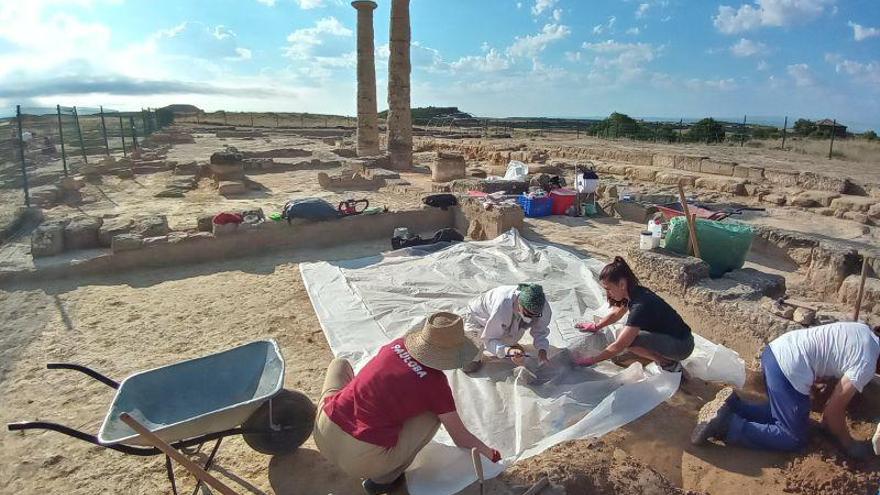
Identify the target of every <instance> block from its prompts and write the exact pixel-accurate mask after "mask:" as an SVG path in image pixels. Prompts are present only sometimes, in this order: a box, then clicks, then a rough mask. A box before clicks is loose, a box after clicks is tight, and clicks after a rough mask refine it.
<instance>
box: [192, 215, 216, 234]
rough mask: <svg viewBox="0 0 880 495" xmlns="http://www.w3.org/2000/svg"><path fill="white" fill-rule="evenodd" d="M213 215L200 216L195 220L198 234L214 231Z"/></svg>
mask: <svg viewBox="0 0 880 495" xmlns="http://www.w3.org/2000/svg"><path fill="white" fill-rule="evenodd" d="M213 221H214V215H200V216H199V217H198V218H197V219H196V228H197V229H198V231H199V232H212V231H213V230H214V222H213Z"/></svg>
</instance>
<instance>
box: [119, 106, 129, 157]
mask: <svg viewBox="0 0 880 495" xmlns="http://www.w3.org/2000/svg"><path fill="white" fill-rule="evenodd" d="M119 135H120V136H122V156H123V158H124V157H126V156H128V155H127V153H126V151H125V127H124V126H123V125H122V115H120V116H119Z"/></svg>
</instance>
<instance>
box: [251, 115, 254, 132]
mask: <svg viewBox="0 0 880 495" xmlns="http://www.w3.org/2000/svg"><path fill="white" fill-rule="evenodd" d="M251 130H254V114H251Z"/></svg>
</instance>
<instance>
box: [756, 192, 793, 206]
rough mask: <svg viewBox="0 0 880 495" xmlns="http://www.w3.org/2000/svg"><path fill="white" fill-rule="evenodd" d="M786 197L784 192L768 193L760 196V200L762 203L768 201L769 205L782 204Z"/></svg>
mask: <svg viewBox="0 0 880 495" xmlns="http://www.w3.org/2000/svg"><path fill="white" fill-rule="evenodd" d="M787 199H788V198H786V197H785V195H784V194H778V193H770V194H766V195H764V196H761V201H762V202H764V203H770V204H771V205H776V206H783V205H784V204H785V203H786V201H787Z"/></svg>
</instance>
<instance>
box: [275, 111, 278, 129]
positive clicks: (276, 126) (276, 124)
mask: <svg viewBox="0 0 880 495" xmlns="http://www.w3.org/2000/svg"><path fill="white" fill-rule="evenodd" d="M275 128H278V114H277V113H276V114H275Z"/></svg>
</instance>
